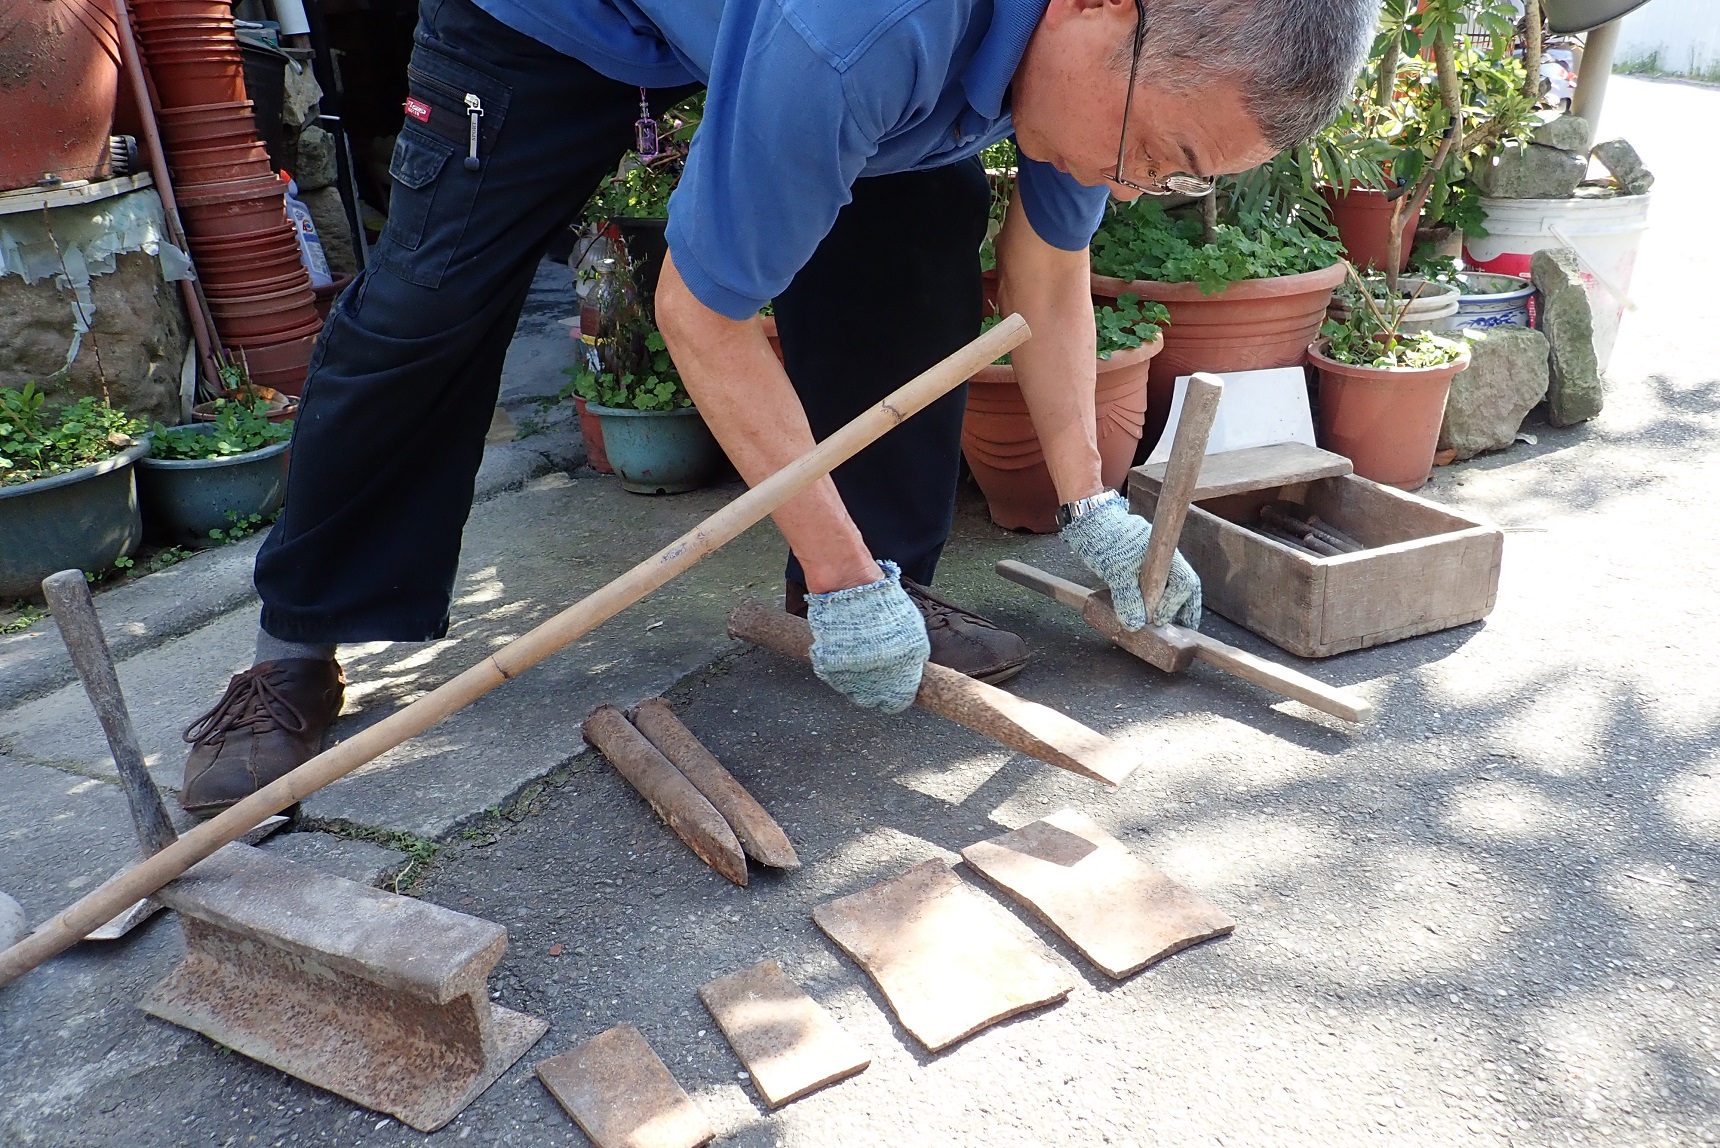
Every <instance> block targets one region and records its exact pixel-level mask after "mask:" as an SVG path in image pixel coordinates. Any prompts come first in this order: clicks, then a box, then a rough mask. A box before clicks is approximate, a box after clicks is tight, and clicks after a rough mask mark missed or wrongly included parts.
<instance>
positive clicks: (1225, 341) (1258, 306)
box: [1093, 263, 1344, 444]
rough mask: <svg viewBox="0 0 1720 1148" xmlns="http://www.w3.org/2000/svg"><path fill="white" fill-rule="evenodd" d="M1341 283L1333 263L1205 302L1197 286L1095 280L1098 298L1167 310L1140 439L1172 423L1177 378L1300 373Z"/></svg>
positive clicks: (1251, 283)
mask: <svg viewBox="0 0 1720 1148" xmlns="http://www.w3.org/2000/svg"><path fill="white" fill-rule="evenodd" d="M1343 281H1344V265H1343V264H1342V263H1334V264H1333V265H1332V266H1330V267H1324V268H1321V269H1320V270H1319V271H1308V272H1304V273H1303V274H1301V275H1280V276H1276V277H1274V278H1271V279H1245V280H1243V281H1242V282H1240V283H1232V284H1230V285H1229V286H1228V287H1225V288H1224V289H1223V290H1221V291H1218V292H1215V293H1214V294H1211V295H1204V294H1202V293H1201V290H1200V288H1199V287H1198V286H1197V285H1195V284H1193V283H1157V282H1153V281H1151V280H1146V279H1141V280H1136V281H1135V282H1133V283H1125V282H1124V281H1123V280H1121V279H1111V278H1108V277H1107V276H1104V275H1095V276H1093V295H1094V296H1095V297H1096V298H1099V299H1105V300H1111V299H1115V298H1117V296H1119V295H1122V294H1125V293H1128V294H1134V295H1137V296H1139V297H1140V298H1142V299H1151V300H1153V301H1154V302H1158V303H1163V304H1164V305H1165V310H1166V311H1168V312H1169V313H1170V323H1169V324H1168V325H1167V326H1166V327H1165V331H1164V342H1165V346H1164V350H1162V351H1160V352H1159V354H1158V355H1157V356H1156V357H1154V359H1153V362H1152V369H1151V371H1150V372H1149V373H1148V376H1147V398H1148V406H1147V420H1146V424H1145V427H1144V429H1143V430H1142V435H1141V439H1142V441H1143V442H1145V443H1148V444H1151V443H1156V442H1158V441H1159V436H1160V435H1161V434H1162V433H1163V432H1164V429H1165V422H1166V420H1167V419H1168V418H1169V417H1170V410H1171V392H1172V390H1173V389H1174V387H1175V385H1176V380H1177V377H1178V376H1179V375H1190V374H1193V373H1194V372H1195V371H1214V372H1224V371H1258V370H1264V369H1266V368H1268V367H1299V366H1301V365H1302V364H1303V363H1305V362H1306V361H1307V358H1308V344H1309V343H1311V342H1313V341H1314V339H1315V338H1316V337H1318V336H1319V334H1320V324H1321V323H1322V322H1324V321H1325V318H1326V305H1327V304H1328V303H1330V302H1331V301H1332V291H1333V289H1334V288H1336V287H1337V286H1338V284H1340V283H1342V282H1343Z"/></svg>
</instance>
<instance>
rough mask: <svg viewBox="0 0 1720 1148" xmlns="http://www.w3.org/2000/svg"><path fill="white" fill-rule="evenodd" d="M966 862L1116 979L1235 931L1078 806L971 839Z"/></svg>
mask: <svg viewBox="0 0 1720 1148" xmlns="http://www.w3.org/2000/svg"><path fill="white" fill-rule="evenodd" d="M962 859H963V860H964V861H966V862H967V863H968V864H969V865H972V866H973V867H974V869H975V870H977V871H978V873H979V874H980V876H982V877H984V878H985V879H986V880H988V881H990V882H991V883H992V884H994V885H996V886H997V887H998V888H1000V889H1002V890H1003V891H1004V892H1005V893H1007V894H1009V895H1010V896H1011V897H1013V898H1014V899H1015V900H1017V901H1019V902H1021V904H1023V905H1025V906H1026V907H1027V909H1028V910H1029V911H1030V912H1031V913H1033V915H1034V916H1036V917H1038V918H1039V919H1040V920H1042V921H1044V922H1045V923H1046V924H1047V925H1050V926H1051V927H1052V928H1053V929H1055V930H1057V933H1058V935H1059V936H1061V937H1062V938H1063V939H1064V940H1066V941H1068V942H1069V943H1070V944H1072V945H1074V946H1075V947H1076V948H1077V949H1080V950H1081V954H1082V956H1084V957H1086V958H1087V959H1088V960H1090V961H1092V962H1093V963H1094V964H1095V965H1097V966H1098V967H1099V968H1100V970H1102V971H1103V972H1104V973H1105V975H1106V976H1108V977H1111V978H1113V979H1115V980H1122V979H1123V978H1124V977H1128V976H1131V975H1133V974H1134V973H1138V972H1140V971H1141V970H1142V969H1144V968H1146V967H1147V966H1148V965H1150V964H1152V963H1154V962H1155V961H1160V960H1163V959H1164V958H1166V957H1168V956H1170V955H1171V954H1173V953H1178V952H1181V951H1182V950H1183V949H1186V948H1188V947H1189V946H1190V945H1194V944H1198V943H1200V942H1201V941H1205V940H1210V939H1211V938H1213V937H1218V936H1222V935H1224V934H1225V933H1228V932H1230V931H1231V930H1232V929H1234V928H1235V927H1236V922H1235V921H1233V920H1231V919H1230V917H1229V915H1228V914H1226V913H1224V912H1223V911H1222V910H1220V909H1218V908H1217V907H1216V906H1214V905H1212V904H1211V903H1210V902H1208V901H1207V900H1206V899H1205V898H1204V897H1201V896H1200V895H1199V894H1197V893H1194V892H1191V891H1190V890H1188V889H1185V888H1183V887H1182V886H1181V885H1178V884H1177V883H1176V882H1175V881H1172V880H1171V879H1170V878H1169V877H1167V876H1165V875H1164V874H1163V873H1161V872H1159V871H1158V870H1157V869H1154V868H1153V867H1152V866H1150V865H1147V864H1144V863H1143V862H1141V861H1140V860H1138V859H1137V858H1136V857H1135V856H1134V855H1133V854H1131V853H1130V852H1129V851H1128V849H1126V848H1125V847H1124V846H1123V843H1122V842H1121V841H1118V840H1117V839H1116V838H1115V837H1112V836H1111V835H1110V834H1109V833H1106V832H1105V831H1104V830H1103V829H1101V828H1100V827H1099V826H1098V825H1097V824H1096V823H1095V822H1094V821H1093V820H1092V819H1091V818H1089V817H1087V816H1085V815H1084V814H1081V813H1078V812H1076V811H1075V810H1073V809H1065V810H1062V811H1060V812H1058V813H1054V814H1052V815H1051V816H1049V817H1046V818H1043V819H1042V820H1039V821H1035V822H1033V823H1032V824H1030V825H1024V826H1022V827H1021V828H1020V829H1017V830H1015V831H1013V832H1011V833H1005V834H1003V835H1002V836H999V837H993V838H990V839H989V840H986V841H980V842H976V843H975V844H973V845H969V846H968V847H967V848H966V849H963V850H962Z"/></svg>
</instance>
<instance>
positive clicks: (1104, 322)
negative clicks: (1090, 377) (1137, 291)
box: [1093, 292, 1171, 359]
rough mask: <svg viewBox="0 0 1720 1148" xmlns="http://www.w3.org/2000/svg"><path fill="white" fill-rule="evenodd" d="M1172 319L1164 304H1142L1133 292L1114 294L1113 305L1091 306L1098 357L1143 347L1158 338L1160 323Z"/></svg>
mask: <svg viewBox="0 0 1720 1148" xmlns="http://www.w3.org/2000/svg"><path fill="white" fill-rule="evenodd" d="M1170 321H1171V317H1170V313H1169V312H1168V311H1166V310H1165V305H1164V304H1163V303H1154V302H1151V301H1148V302H1146V303H1144V304H1143V303H1142V302H1141V299H1140V298H1139V297H1138V296H1136V295H1131V294H1128V293H1127V292H1125V293H1124V294H1122V295H1119V296H1117V303H1116V306H1114V307H1094V308H1093V326H1094V328H1095V329H1096V331H1097V333H1098V336H1099V357H1100V358H1101V359H1109V358H1110V357H1111V356H1112V355H1114V354H1116V353H1117V352H1118V351H1127V350H1131V349H1133V348H1135V347H1140V346H1144V345H1145V344H1147V343H1150V342H1152V341H1153V340H1154V339H1156V338H1158V337H1159V327H1160V325H1161V324H1168V323H1169V322H1170Z"/></svg>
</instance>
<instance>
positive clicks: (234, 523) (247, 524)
mask: <svg viewBox="0 0 1720 1148" xmlns="http://www.w3.org/2000/svg"><path fill="white" fill-rule="evenodd" d="M274 520H275V515H269V516H268V517H267V518H265V517H263V516H262V515H261V514H240V513H239V512H238V511H237V510H229V511H228V512H227V528H226V529H225V530H223V529H222V528H221V527H219V526H217V527H216V528H215V529H214V530H211V531H210V532H209V538H210V539H211V541H214V542H237V541H239V539H241V538H248V537H250V536H251V535H253V534H255V533H257V531H259V530H261V529H262V528H263V527H265V526H267V525H269V524H270V523H271V522H273V521H274Z"/></svg>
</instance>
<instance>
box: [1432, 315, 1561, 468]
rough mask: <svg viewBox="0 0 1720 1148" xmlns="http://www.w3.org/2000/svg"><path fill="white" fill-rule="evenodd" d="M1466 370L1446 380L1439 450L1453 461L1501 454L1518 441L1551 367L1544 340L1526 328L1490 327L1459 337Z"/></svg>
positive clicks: (1546, 381)
mask: <svg viewBox="0 0 1720 1148" xmlns="http://www.w3.org/2000/svg"><path fill="white" fill-rule="evenodd" d="M1463 337H1464V339H1465V340H1466V341H1467V342H1468V344H1469V366H1468V367H1467V368H1466V369H1464V370H1462V371H1460V372H1458V374H1457V375H1456V376H1455V377H1454V378H1453V379H1452V380H1451V395H1450V397H1449V398H1447V399H1446V401H1445V422H1444V424H1443V425H1442V426H1441V427H1440V428H1439V449H1440V450H1454V451H1456V452H1457V457H1458V458H1473V457H1474V456H1476V455H1478V454H1480V453H1481V452H1483V451H1488V450H1504V449H1505V448H1506V447H1508V446H1510V445H1511V443H1512V442H1513V441H1514V440H1515V439H1516V437H1517V428H1518V427H1520V426H1522V425H1523V416H1524V415H1526V414H1528V413H1529V411H1530V409H1531V408H1533V407H1534V405H1535V404H1536V403H1538V402H1540V401H1541V400H1542V399H1543V398H1545V397H1546V395H1547V385H1548V379H1549V371H1550V369H1551V368H1550V366H1549V362H1548V345H1547V336H1546V335H1544V334H1542V333H1541V332H1540V331H1535V330H1531V329H1530V328H1528V327H1489V328H1487V329H1486V330H1485V331H1482V330H1475V329H1470V330H1466V331H1464V332H1463Z"/></svg>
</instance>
